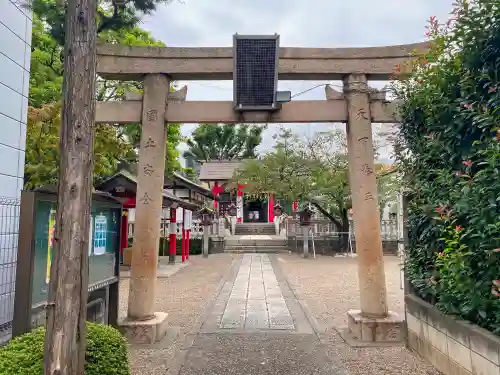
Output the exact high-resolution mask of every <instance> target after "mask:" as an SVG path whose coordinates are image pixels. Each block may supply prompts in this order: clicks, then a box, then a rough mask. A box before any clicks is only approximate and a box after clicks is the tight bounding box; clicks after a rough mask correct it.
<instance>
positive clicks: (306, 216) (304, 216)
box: [299, 206, 313, 227]
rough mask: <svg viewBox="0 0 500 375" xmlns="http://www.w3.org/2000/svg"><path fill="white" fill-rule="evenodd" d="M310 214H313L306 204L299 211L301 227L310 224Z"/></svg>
mask: <svg viewBox="0 0 500 375" xmlns="http://www.w3.org/2000/svg"><path fill="white" fill-rule="evenodd" d="M312 215H313V211H312V210H311V209H310V208H309V206H306V207H305V208H304V209H302V210H301V211H299V221H300V225H301V226H303V227H308V226H310V225H311V219H312Z"/></svg>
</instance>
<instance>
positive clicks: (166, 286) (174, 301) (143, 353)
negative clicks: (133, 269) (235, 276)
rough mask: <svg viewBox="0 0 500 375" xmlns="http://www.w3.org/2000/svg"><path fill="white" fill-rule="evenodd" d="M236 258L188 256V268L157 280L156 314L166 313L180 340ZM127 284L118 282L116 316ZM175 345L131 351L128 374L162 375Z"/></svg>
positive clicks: (122, 307)
mask: <svg viewBox="0 0 500 375" xmlns="http://www.w3.org/2000/svg"><path fill="white" fill-rule="evenodd" d="M235 257H238V256H237V255H234V256H232V255H227V254H220V255H219V254H217V255H211V256H210V257H209V258H208V259H204V258H202V257H201V256H191V258H190V261H189V265H188V266H186V267H184V268H182V269H180V270H179V271H178V272H177V273H175V274H174V275H172V276H170V277H168V278H162V279H158V281H157V290H156V292H157V296H156V306H157V311H163V312H166V313H168V320H169V325H170V326H174V327H179V328H180V331H181V338H182V336H183V334H186V333H188V332H190V331H191V329H193V327H194V325H195V324H196V322H197V320H198V318H199V317H200V315H201V314H203V313H204V308H205V306H206V304H207V303H208V302H210V301H211V299H212V297H214V294H215V292H216V291H217V287H218V285H219V282H220V280H221V279H222V278H223V276H224V274H225V273H226V271H228V270H229V267H230V266H231V263H232V261H233V259H235ZM128 293H129V280H128V279H122V280H121V282H120V312H119V314H120V316H125V315H126V312H127V301H128ZM177 348H178V342H176V343H174V344H173V345H169V346H167V347H165V348H161V347H157V348H148V349H144V348H140V349H138V348H134V347H131V349H130V354H131V364H132V374H134V375H160V374H162V375H164V374H166V371H167V370H168V365H169V363H171V362H172V356H173V353H175V351H176V350H177Z"/></svg>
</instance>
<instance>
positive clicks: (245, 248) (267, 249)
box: [224, 245, 288, 254]
mask: <svg viewBox="0 0 500 375" xmlns="http://www.w3.org/2000/svg"><path fill="white" fill-rule="evenodd" d="M224 252H225V253H233V254H234V253H236V254H244V253H262V254H277V253H288V250H287V248H286V247H285V246H279V245H278V246H269V245H268V246H253V245H239V246H226V247H225V248H224Z"/></svg>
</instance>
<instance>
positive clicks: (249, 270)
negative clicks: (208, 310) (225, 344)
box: [219, 254, 295, 329]
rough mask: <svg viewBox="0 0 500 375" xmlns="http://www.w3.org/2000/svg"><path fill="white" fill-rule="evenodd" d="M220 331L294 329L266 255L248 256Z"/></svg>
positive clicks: (227, 306) (229, 301) (234, 285)
mask: <svg viewBox="0 0 500 375" xmlns="http://www.w3.org/2000/svg"><path fill="white" fill-rule="evenodd" d="M219 327H220V328H249V329H294V328H295V326H294V324H293V320H292V316H291V314H290V311H289V310H288V307H287V305H286V303H285V299H284V298H283V294H282V293H281V288H280V286H279V283H278V280H277V279H276V276H275V274H274V271H273V266H272V265H271V261H270V259H269V256H268V255H267V254H260V255H253V254H245V255H244V256H243V260H242V262H241V266H240V269H239V270H238V274H237V275H236V279H235V281H234V284H233V288H232V290H231V294H230V295H229V300H228V302H227V305H226V309H225V310H224V314H223V316H222V320H221V322H220V325H219Z"/></svg>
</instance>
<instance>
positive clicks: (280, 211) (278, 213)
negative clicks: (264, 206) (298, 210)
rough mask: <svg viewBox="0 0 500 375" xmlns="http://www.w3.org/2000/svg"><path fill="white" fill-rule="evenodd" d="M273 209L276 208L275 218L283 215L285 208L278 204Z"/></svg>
mask: <svg viewBox="0 0 500 375" xmlns="http://www.w3.org/2000/svg"><path fill="white" fill-rule="evenodd" d="M273 208H274V216H281V215H283V207H282V206H281V204H279V203H276V204H275V205H274V207H273Z"/></svg>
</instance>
